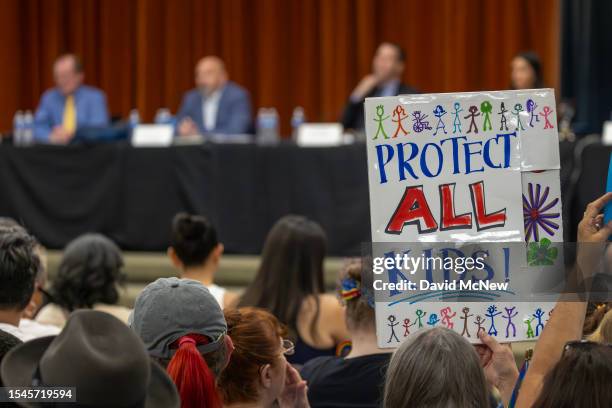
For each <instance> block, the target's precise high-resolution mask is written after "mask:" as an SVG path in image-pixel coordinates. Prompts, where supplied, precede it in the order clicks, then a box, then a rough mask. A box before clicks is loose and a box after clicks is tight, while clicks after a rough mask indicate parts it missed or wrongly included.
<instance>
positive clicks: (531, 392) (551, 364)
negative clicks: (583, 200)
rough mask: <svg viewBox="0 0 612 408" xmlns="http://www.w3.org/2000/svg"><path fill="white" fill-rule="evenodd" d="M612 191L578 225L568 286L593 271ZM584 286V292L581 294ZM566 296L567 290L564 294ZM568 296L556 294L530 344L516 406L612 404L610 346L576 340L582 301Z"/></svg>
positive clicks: (608, 229)
mask: <svg viewBox="0 0 612 408" xmlns="http://www.w3.org/2000/svg"><path fill="white" fill-rule="evenodd" d="M610 201H612V193H606V194H604V195H603V196H601V197H599V198H598V199H597V200H595V201H593V202H591V203H590V204H589V205H588V206H587V208H586V211H585V212H584V217H583V218H582V221H580V223H579V224H578V253H577V264H576V268H575V269H574V274H575V275H570V277H569V278H570V279H568V280H569V283H568V285H569V287H570V288H571V289H575V288H576V287H579V286H580V285H581V284H583V283H588V282H589V280H590V279H591V278H592V275H593V274H594V273H595V271H596V270H597V266H598V263H599V262H600V261H601V259H602V257H603V253H604V248H605V244H606V242H607V240H608V237H609V236H610V234H612V222H610V223H608V224H607V225H603V214H600V212H601V210H602V209H603V208H604V206H605V205H606V203H608V202H610ZM588 289H589V287H588V286H587V287H586V288H585V290H587V295H588ZM570 292H571V291H570ZM578 300H581V299H576V297H575V296H572V294H571V293H568V294H566V293H563V294H561V296H560V298H559V300H558V301H557V304H556V305H555V308H554V312H553V313H552V315H551V317H550V319H549V320H548V323H547V324H546V326H545V327H544V330H543V331H542V334H541V336H540V338H539V339H538V341H537V343H536V348H535V352H534V354H533V359H532V360H531V364H530V365H529V370H528V371H527V373H526V375H525V379H524V380H523V382H522V384H521V386H520V390H519V392H518V399H517V401H516V405H515V406H516V407H518V408H528V407H538V408H548V407H551V408H552V407H572V408H583V407H584V408H587V407H609V406H610V401H612V387H610V383H612V348H610V346H609V345H602V344H598V343H592V342H588V341H587V342H583V341H581V337H582V330H583V327H584V319H585V314H586V310H587V302H586V301H578Z"/></svg>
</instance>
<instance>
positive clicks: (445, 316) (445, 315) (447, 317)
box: [440, 306, 457, 329]
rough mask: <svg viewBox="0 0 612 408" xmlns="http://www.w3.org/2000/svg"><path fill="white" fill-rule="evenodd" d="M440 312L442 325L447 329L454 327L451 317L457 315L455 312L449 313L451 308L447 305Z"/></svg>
mask: <svg viewBox="0 0 612 408" xmlns="http://www.w3.org/2000/svg"><path fill="white" fill-rule="evenodd" d="M440 314H441V315H442V324H443V325H445V326H446V327H448V328H449V329H452V328H454V327H455V324H454V323H453V321H452V320H451V319H452V318H453V317H455V316H456V315H457V313H453V314H451V308H450V307H448V306H447V307H445V308H444V309H442V310H440Z"/></svg>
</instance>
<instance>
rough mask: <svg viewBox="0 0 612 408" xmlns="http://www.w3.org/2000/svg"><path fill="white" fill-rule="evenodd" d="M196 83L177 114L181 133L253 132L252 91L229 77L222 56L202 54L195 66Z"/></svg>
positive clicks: (178, 131)
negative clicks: (203, 55)
mask: <svg viewBox="0 0 612 408" xmlns="http://www.w3.org/2000/svg"><path fill="white" fill-rule="evenodd" d="M195 83H196V89H193V90H191V91H189V92H187V93H186V94H185V96H184V97H183V101H182V102H181V107H180V108H179V111H178V113H177V115H176V119H177V123H178V128H177V133H178V135H179V136H190V135H197V134H200V135H204V134H228V135H236V134H244V133H250V131H251V127H252V117H251V100H250V97H249V94H248V92H247V91H246V90H245V89H243V88H242V87H240V86H238V85H237V84H235V83H234V82H232V81H230V80H229V79H228V75H227V71H226V70H225V64H224V63H223V61H221V59H220V58H218V57H214V56H209V57H204V58H202V59H201V60H200V61H199V62H198V65H197V66H196V69H195Z"/></svg>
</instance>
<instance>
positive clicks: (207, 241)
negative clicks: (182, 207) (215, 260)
mask: <svg viewBox="0 0 612 408" xmlns="http://www.w3.org/2000/svg"><path fill="white" fill-rule="evenodd" d="M218 244H219V241H218V240H217V231H216V230H215V227H213V225H212V224H211V223H210V221H208V220H207V219H206V218H205V217H203V216H201V215H191V214H187V213H178V214H176V215H175V216H174V219H173V220H172V236H171V238H170V246H171V247H172V248H173V249H174V252H176V256H177V257H178V258H179V259H180V260H181V262H182V263H183V265H185V266H187V267H189V266H198V265H201V264H203V263H204V262H205V261H206V259H208V256H209V255H210V253H211V252H212V251H213V249H215V247H216V246H217V245H218Z"/></svg>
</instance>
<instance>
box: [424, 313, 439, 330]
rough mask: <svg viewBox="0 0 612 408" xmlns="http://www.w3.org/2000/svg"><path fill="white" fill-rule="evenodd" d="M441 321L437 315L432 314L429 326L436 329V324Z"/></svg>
mask: <svg viewBox="0 0 612 408" xmlns="http://www.w3.org/2000/svg"><path fill="white" fill-rule="evenodd" d="M439 321H440V319H439V318H438V315H437V314H435V313H432V314H430V315H429V320H428V321H427V324H428V325H430V326H431V327H434V326H435V325H436V324H438V322H439Z"/></svg>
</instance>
